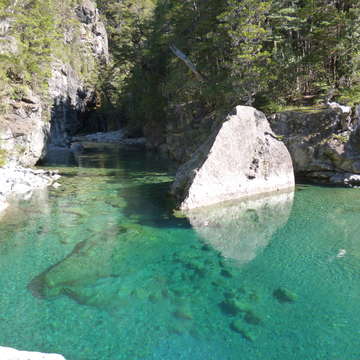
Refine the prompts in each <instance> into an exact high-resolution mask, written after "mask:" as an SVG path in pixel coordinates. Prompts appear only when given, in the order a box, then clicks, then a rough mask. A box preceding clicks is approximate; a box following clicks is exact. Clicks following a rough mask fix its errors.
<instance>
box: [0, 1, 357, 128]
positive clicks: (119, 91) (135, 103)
mask: <svg viewBox="0 0 360 360" xmlns="http://www.w3.org/2000/svg"><path fill="white" fill-rule="evenodd" d="M97 3H98V7H99V9H100V12H101V15H102V17H103V20H104V22H105V23H106V26H107V30H108V34H109V40H110V48H111V54H112V61H111V62H110V63H109V64H108V66H107V67H106V69H101V71H102V76H100V77H97V76H92V77H91V76H88V78H89V79H90V78H92V81H93V82H95V81H97V82H98V83H97V87H98V89H99V94H102V99H103V100H102V106H103V109H104V110H106V109H107V108H111V109H116V111H118V112H121V114H122V117H123V118H124V119H126V121H127V123H128V124H132V125H133V126H134V127H135V128H136V126H138V123H139V121H140V119H141V121H145V122H154V121H157V122H158V121H160V120H164V119H165V120H166V118H167V117H168V116H171V113H172V111H173V109H174V107H176V106H182V107H184V108H186V111H187V112H189V113H192V114H194V115H197V114H204V113H209V112H212V111H214V110H216V111H221V109H227V110H228V109H229V108H231V107H232V106H233V105H235V104H251V105H254V106H256V107H258V108H260V109H262V110H265V111H267V112H272V111H276V110H277V109H279V108H281V107H284V106H289V105H300V104H313V103H315V104H316V103H324V102H326V101H332V100H337V101H340V102H343V103H348V104H353V103H359V102H360V96H359V91H360V22H359V19H360V4H359V2H358V1H357V0H317V1H314V0H242V1H239V0H191V1H190V0H98V1H97ZM77 4H78V1H76V0H67V1H63V2H61V3H59V2H57V1H54V0H31V1H25V0H21V1H11V0H0V19H2V23H3V25H2V26H6V23H5V24H4V19H5V18H6V17H9V14H12V15H11V17H12V22H13V23H12V28H13V34H15V36H16V37H17V38H18V39H17V40H18V44H20V46H21V52H20V56H18V53H19V51H17V52H16V56H11V51H10V52H7V53H6V55H4V54H3V52H1V53H0V56H1V62H0V83H1V87H0V92H1V94H4V92H5V93H6V92H8V91H9V89H11V91H12V92H13V94H10V95H12V96H16V92H19V91H20V92H21V88H22V86H32V87H38V88H41V87H44V86H45V87H46V78H47V77H48V71H49V69H50V67H49V63H50V62H51V59H52V58H54V57H55V58H56V57H61V56H62V57H64V56H65V57H72V58H73V60H72V61H73V62H74V63H75V65H76V56H73V55H74V54H76V52H77V50H78V49H76V47H77V46H79V43H78V42H76V36H77V35H76V34H72V38H71V39H70V42H72V47H73V49H74V51H73V52H72V53H71V51H70V53H69V50H66V51H64V49H69V46H67V47H64V46H63V45H62V44H63V43H64V41H65V40H64V29H65V33H68V34H69V33H71V27H72V22H73V21H75V20H74V19H73V18H71V17H69V16H68V14H69V13H70V11H69V8H71V7H72V8H74V7H75V6H76V5H77ZM1 41H2V43H1V44H0V45H1V46H4V41H5V42H6V41H7V40H6V38H5V39H1ZM68 42H69V40H68ZM70 48H71V47H70ZM80 66H81V65H80ZM88 70H89V69H88ZM94 71H95V70H94V67H90V72H94ZM99 79H100V80H99ZM9 82H12V83H13V84H16V86H15V87H14V86H12V87H8V86H7V85H8V83H9ZM1 94H0V96H1Z"/></svg>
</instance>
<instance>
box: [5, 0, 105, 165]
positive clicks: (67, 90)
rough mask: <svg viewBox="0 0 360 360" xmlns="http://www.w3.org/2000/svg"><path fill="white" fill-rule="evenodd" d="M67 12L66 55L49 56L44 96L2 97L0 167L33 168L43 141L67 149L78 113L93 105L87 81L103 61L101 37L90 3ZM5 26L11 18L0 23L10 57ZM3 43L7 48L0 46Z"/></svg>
mask: <svg viewBox="0 0 360 360" xmlns="http://www.w3.org/2000/svg"><path fill="white" fill-rule="evenodd" d="M72 11H73V13H71V14H68V18H71V19H72V20H73V23H72V24H73V25H72V26H71V27H69V28H68V29H67V28H66V27H64V31H65V33H64V34H63V43H64V44H63V45H64V48H65V49H67V50H68V51H69V54H70V55H67V56H66V58H63V59H60V58H58V57H57V59H56V60H55V57H54V61H53V62H52V64H51V76H50V77H49V79H48V90H47V94H40V93H34V91H33V90H31V89H30V88H28V87H25V86H24V89H23V93H22V94H21V96H20V95H17V96H14V97H8V98H4V97H3V98H2V103H1V104H0V105H1V106H2V107H5V111H2V113H1V114H0V120H1V121H0V166H2V165H3V164H19V165H22V166H32V165H34V164H35V163H36V162H37V161H38V160H39V158H41V157H42V156H43V155H44V154H45V152H46V145H47V143H48V142H49V139H50V142H51V144H53V145H57V146H68V145H69V136H71V135H73V134H74V133H75V132H76V131H78V130H79V129H80V128H81V127H82V126H83V122H84V119H83V115H82V114H84V112H85V111H86V108H87V107H88V106H89V105H91V104H92V103H93V102H94V101H95V100H94V99H95V95H94V94H95V93H94V89H93V88H91V86H89V85H87V84H88V83H89V81H88V80H89V79H88V78H89V77H91V76H94V75H95V74H96V71H97V68H98V65H99V64H101V63H105V62H107V59H108V41H107V34H106V31H105V27H104V24H103V23H102V22H101V21H100V17H99V13H98V10H97V8H96V5H95V1H93V0H84V1H81V2H80V4H79V5H78V6H77V7H76V8H74V9H72ZM11 23H12V21H11V19H5V20H2V19H0V48H1V54H5V55H6V54H8V53H11V54H13V55H14V54H15V55H16V54H17V51H18V47H17V43H16V39H15V38H14V37H12V36H11V35H12V30H11ZM65 29H67V30H65ZM9 38H11V39H12V42H11V43H10V42H9V41H8V39H9ZM3 42H4V43H7V44H8V47H3V46H2V43H3ZM9 44H10V45H11V44H12V45H11V46H10V45H9ZM74 45H76V49H74ZM85 68H86V69H87V73H86V71H84V69H85ZM1 110H2V109H1Z"/></svg>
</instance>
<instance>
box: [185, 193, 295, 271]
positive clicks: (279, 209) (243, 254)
mask: <svg viewBox="0 0 360 360" xmlns="http://www.w3.org/2000/svg"><path fill="white" fill-rule="evenodd" d="M293 200H294V192H282V193H275V194H274V193H273V194H270V195H267V196H262V197H257V198H249V199H246V200H241V201H236V202H226V203H222V204H218V205H216V206H209V207H204V208H199V209H196V210H192V211H189V212H187V214H186V215H187V216H188V218H189V220H190V223H191V225H192V226H193V228H194V230H195V231H196V232H197V233H198V234H199V235H200V236H201V237H202V238H203V239H204V241H205V242H206V243H207V244H209V245H210V246H211V247H213V248H214V249H215V250H218V251H220V252H221V254H222V256H224V257H225V258H228V259H234V260H236V262H237V263H238V264H239V265H241V264H245V263H247V262H249V261H251V260H253V259H254V258H255V257H256V256H257V254H258V253H259V252H260V251H261V250H262V249H264V248H265V247H266V246H267V245H268V243H269V241H270V239H271V237H272V235H273V234H274V233H275V231H277V230H278V229H279V228H281V227H282V226H284V225H285V224H286V222H287V221H288V218H289V216H290V213H291V208H292V204H293Z"/></svg>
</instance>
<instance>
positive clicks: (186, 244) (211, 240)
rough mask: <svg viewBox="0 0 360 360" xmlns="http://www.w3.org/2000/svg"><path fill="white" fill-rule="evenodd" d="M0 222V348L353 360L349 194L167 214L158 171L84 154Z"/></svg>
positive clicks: (357, 210)
mask: <svg viewBox="0 0 360 360" xmlns="http://www.w3.org/2000/svg"><path fill="white" fill-rule="evenodd" d="M75 160H76V161H74V162H73V163H70V164H68V165H67V166H60V164H53V165H56V168H60V169H61V172H62V173H63V177H62V179H61V180H60V182H61V183H62V186H61V187H60V188H58V189H53V188H52V189H48V190H44V191H38V192H37V193H35V194H34V196H33V197H32V198H31V200H29V201H18V202H16V203H14V205H13V206H12V207H11V208H10V210H9V211H8V212H7V214H6V215H5V216H4V217H3V218H2V219H1V221H0V289H1V293H0V345H3V346H11V347H15V348H18V349H23V350H32V351H42V352H55V353H60V354H62V355H64V356H65V358H66V359H67V360H123V359H124V360H125V359H126V360H172V359H174V360H175V359H176V360H182V359H183V360H260V359H261V360H265V359H266V360H275V359H276V360H290V359H291V360H297V359H299V360H300V359H301V360H315V359H319V360H359V359H360V190H357V189H353V190H352V189H340V188H327V187H316V186H309V185H298V186H297V189H296V192H295V194H291V193H282V194H276V195H273V196H268V197H265V198H257V199H251V200H247V201H242V202H232V203H227V204H225V205H222V206H215V207H211V208H207V209H206V210H202V211H196V212H193V213H192V214H190V216H189V217H188V218H186V217H183V216H182V215H179V214H174V213H173V212H172V211H171V200H170V199H169V197H168V196H167V195H166V194H167V191H168V189H169V185H170V183H171V181H172V179H173V177H172V173H171V172H169V171H168V170H167V169H168V167H167V164H166V163H165V162H164V161H162V160H159V159H158V158H156V157H154V156H152V155H147V154H144V152H142V151H125V150H121V149H119V148H116V147H114V146H112V147H110V146H105V145H103V146H101V145H97V146H89V147H88V148H87V149H86V151H85V153H83V154H82V155H81V156H80V157H79V158H77V159H75Z"/></svg>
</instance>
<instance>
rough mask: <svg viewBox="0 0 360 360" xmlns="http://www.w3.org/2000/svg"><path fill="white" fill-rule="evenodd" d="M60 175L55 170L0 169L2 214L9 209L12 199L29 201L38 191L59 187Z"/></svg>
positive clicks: (5, 167)
mask: <svg viewBox="0 0 360 360" xmlns="http://www.w3.org/2000/svg"><path fill="white" fill-rule="evenodd" d="M59 178H60V175H59V174H58V172H57V171H54V170H42V169H36V170H35V169H30V168H24V167H21V166H4V167H2V168H0V212H1V211H3V210H5V209H6V208H7V207H8V205H9V204H8V201H9V200H10V199H11V198H19V197H20V198H24V199H27V198H29V197H30V196H31V195H32V192H33V191H34V190H36V189H41V188H44V187H46V186H50V185H52V186H55V187H56V186H59V185H60V184H59V183H57V180H58V179H59Z"/></svg>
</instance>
